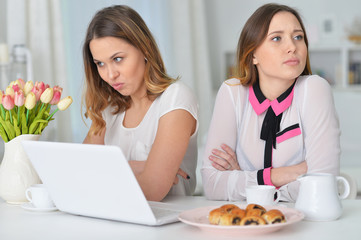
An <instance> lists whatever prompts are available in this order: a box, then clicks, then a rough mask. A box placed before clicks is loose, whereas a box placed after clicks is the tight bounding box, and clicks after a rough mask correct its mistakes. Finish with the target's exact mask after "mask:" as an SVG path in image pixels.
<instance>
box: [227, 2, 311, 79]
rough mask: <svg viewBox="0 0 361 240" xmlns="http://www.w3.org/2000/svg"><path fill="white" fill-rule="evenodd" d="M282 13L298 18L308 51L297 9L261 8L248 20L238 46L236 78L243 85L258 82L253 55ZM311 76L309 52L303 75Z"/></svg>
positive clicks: (277, 6)
mask: <svg viewBox="0 0 361 240" xmlns="http://www.w3.org/2000/svg"><path fill="white" fill-rule="evenodd" d="M281 11H283V12H289V13H292V14H293V15H294V16H295V17H296V18H297V20H298V21H299V23H300V25H301V28H302V30H303V32H304V40H305V43H306V47H307V49H308V40H307V35H306V30H305V27H304V25H303V22H302V19H301V17H300V15H299V14H298V12H297V11H296V10H295V9H293V8H290V7H288V6H285V5H279V4H273V3H270V4H265V5H263V6H261V7H260V8H258V9H257V10H256V11H255V12H254V13H253V14H252V16H251V17H250V18H249V19H248V20H247V22H246V24H245V25H244V27H243V30H242V32H241V35H240V38H239V41H238V45H237V60H236V61H237V66H236V71H235V73H236V75H235V76H234V77H236V78H238V79H239V80H240V82H241V84H242V85H244V86H251V85H253V84H255V83H256V82H257V81H258V71H257V68H256V66H255V65H254V64H253V53H254V51H255V50H256V49H257V48H258V47H259V46H260V45H261V44H262V43H263V41H264V40H265V38H266V36H267V33H268V28H269V25H270V23H271V20H272V18H273V16H274V15H275V14H276V13H278V12H281ZM309 74H312V71H311V67H310V59H309V54H308V52H307V59H306V66H305V68H304V70H303V72H302V73H301V75H309Z"/></svg>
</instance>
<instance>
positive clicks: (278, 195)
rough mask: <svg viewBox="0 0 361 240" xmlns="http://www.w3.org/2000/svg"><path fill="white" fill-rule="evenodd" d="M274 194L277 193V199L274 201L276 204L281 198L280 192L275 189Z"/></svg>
mask: <svg viewBox="0 0 361 240" xmlns="http://www.w3.org/2000/svg"><path fill="white" fill-rule="evenodd" d="M275 193H277V198H276V199H275V200H274V202H275V203H278V202H279V201H280V198H281V191H280V190H278V189H276V190H275Z"/></svg>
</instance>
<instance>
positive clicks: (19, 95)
mask: <svg viewBox="0 0 361 240" xmlns="http://www.w3.org/2000/svg"><path fill="white" fill-rule="evenodd" d="M14 103H15V105H16V106H18V107H21V106H22V105H24V103H25V96H24V92H23V91H21V90H19V91H17V92H15V97H14Z"/></svg>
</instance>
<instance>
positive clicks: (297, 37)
mask: <svg viewBox="0 0 361 240" xmlns="http://www.w3.org/2000/svg"><path fill="white" fill-rule="evenodd" d="M295 39H296V40H302V39H303V36H302V35H297V36H295Z"/></svg>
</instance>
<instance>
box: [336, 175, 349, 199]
mask: <svg viewBox="0 0 361 240" xmlns="http://www.w3.org/2000/svg"><path fill="white" fill-rule="evenodd" d="M336 181H337V182H342V184H343V185H344V186H345V190H344V191H343V193H342V194H341V195H340V196H339V198H340V199H345V198H347V197H348V195H350V184H349V183H348V181H347V180H346V178H344V177H341V176H336Z"/></svg>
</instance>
